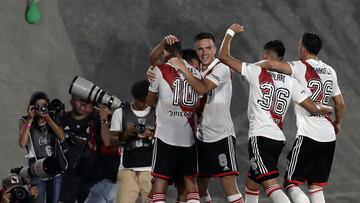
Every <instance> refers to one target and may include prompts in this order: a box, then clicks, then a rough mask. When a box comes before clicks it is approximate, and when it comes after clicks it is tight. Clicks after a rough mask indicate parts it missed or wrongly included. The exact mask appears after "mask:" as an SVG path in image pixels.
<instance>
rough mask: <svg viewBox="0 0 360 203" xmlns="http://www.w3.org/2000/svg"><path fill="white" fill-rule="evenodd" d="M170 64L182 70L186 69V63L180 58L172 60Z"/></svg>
mask: <svg viewBox="0 0 360 203" xmlns="http://www.w3.org/2000/svg"><path fill="white" fill-rule="evenodd" d="M168 63H169V64H171V65H172V66H174V67H176V68H177V69H180V70H182V69H183V68H184V67H185V63H184V61H183V60H182V59H179V58H178V57H173V58H171V59H170V60H169V61H168Z"/></svg>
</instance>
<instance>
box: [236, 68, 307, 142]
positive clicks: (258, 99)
mask: <svg viewBox="0 0 360 203" xmlns="http://www.w3.org/2000/svg"><path fill="white" fill-rule="evenodd" d="M241 74H242V75H243V77H244V78H245V79H246V80H247V81H248V82H249V84H250V91H249V103H248V118H249V122H250V128H249V137H252V136H263V137H268V138H271V139H275V140H285V136H284V134H283V132H282V125H283V119H284V117H285V114H286V112H287V109H288V107H289V105H290V102H291V100H293V101H294V102H297V103H301V102H302V101H304V100H305V99H306V98H307V94H306V93H305V91H304V90H303V89H302V88H301V86H300V85H299V84H298V83H297V82H296V81H295V80H294V79H293V78H291V77H290V76H287V75H285V74H281V73H277V72H273V71H268V70H265V69H263V68H260V67H259V66H257V65H254V64H249V63H243V65H242V72H241Z"/></svg>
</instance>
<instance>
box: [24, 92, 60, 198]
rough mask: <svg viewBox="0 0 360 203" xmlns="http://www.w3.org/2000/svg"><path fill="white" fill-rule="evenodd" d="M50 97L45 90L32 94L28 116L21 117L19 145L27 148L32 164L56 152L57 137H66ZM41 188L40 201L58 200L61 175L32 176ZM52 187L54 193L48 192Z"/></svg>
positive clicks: (33, 180)
mask: <svg viewBox="0 0 360 203" xmlns="http://www.w3.org/2000/svg"><path fill="white" fill-rule="evenodd" d="M48 106H49V98H48V96H47V95H46V94H45V93H44V92H40V91H39V92H35V93H33V94H32V96H31V98H30V102H29V106H28V108H27V113H28V115H27V116H24V117H22V118H21V119H20V138H19V145H20V147H22V148H25V147H26V149H27V151H28V154H27V156H26V157H27V158H28V164H29V166H31V165H32V164H34V163H35V162H36V160H38V159H42V158H46V157H50V156H52V155H53V153H54V146H55V142H56V139H60V140H63V139H64V138H65V134H64V131H63V130H62V129H61V128H60V127H59V126H58V125H57V124H56V123H55V122H54V121H53V120H52V119H51V117H50V116H49V112H48ZM31 181H32V182H35V184H36V186H37V188H38V189H39V198H40V202H41V203H43V202H46V198H47V196H48V197H52V201H50V202H57V201H58V197H59V192H60V185H61V176H57V177H54V178H53V179H52V180H41V179H40V178H32V180H31ZM49 188H50V189H51V188H52V194H51V193H48V194H47V193H46V191H47V189H48V190H49Z"/></svg>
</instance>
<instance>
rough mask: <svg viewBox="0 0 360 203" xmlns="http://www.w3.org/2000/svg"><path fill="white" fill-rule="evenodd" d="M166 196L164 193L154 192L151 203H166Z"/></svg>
mask: <svg viewBox="0 0 360 203" xmlns="http://www.w3.org/2000/svg"><path fill="white" fill-rule="evenodd" d="M165 201H166V196H165V194H164V193H155V194H154V195H153V198H152V202H153V203H166V202H165Z"/></svg>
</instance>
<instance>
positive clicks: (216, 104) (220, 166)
mask: <svg viewBox="0 0 360 203" xmlns="http://www.w3.org/2000/svg"><path fill="white" fill-rule="evenodd" d="M195 51H196V53H197V55H198V57H199V59H200V62H201V64H202V67H203V72H202V75H203V77H204V79H203V80H201V79H199V78H196V77H194V76H193V75H192V74H191V73H190V71H188V70H187V69H186V68H185V66H184V64H183V62H182V61H180V60H178V59H175V58H174V59H171V61H170V63H171V64H173V65H175V66H177V67H178V68H180V69H181V71H182V72H183V73H184V75H185V77H186V79H187V81H188V82H189V84H190V85H191V86H192V87H193V88H194V89H195V90H196V91H197V92H198V93H199V94H201V95H203V97H202V99H201V101H200V107H199V110H200V112H201V114H200V118H199V126H198V130H197V135H196V136H197V139H198V140H197V150H198V165H199V176H200V177H203V178H202V180H201V181H199V193H200V194H204V193H205V194H206V191H207V185H208V180H209V178H210V177H219V178H220V182H221V186H222V188H223V190H224V192H225V194H226V196H227V199H228V201H229V202H232V203H241V202H243V201H244V200H243V197H242V195H241V193H240V192H239V190H238V187H237V183H236V176H237V175H238V174H239V172H238V168H237V163H236V158H235V144H236V137H235V130H234V125H233V122H232V119H231V114H230V102H231V95H232V81H231V71H230V68H229V67H227V66H226V65H225V64H223V63H221V62H220V61H219V59H216V58H215V54H216V46H215V39H214V36H213V35H212V34H210V33H199V34H198V35H197V36H196V37H195ZM204 201H206V202H209V201H208V200H206V199H204Z"/></svg>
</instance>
